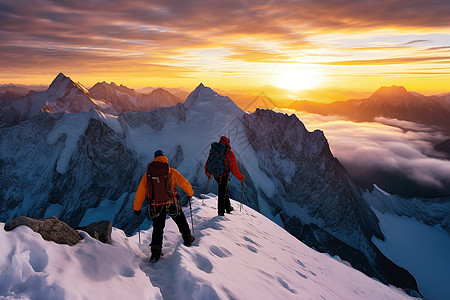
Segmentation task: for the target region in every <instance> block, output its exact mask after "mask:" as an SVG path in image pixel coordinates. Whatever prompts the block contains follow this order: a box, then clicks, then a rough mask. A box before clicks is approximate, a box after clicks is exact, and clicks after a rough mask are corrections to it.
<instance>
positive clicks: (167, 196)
mask: <svg viewBox="0 0 450 300" xmlns="http://www.w3.org/2000/svg"><path fill="white" fill-rule="evenodd" d="M147 196H148V200H149V201H150V202H156V203H161V204H163V203H166V202H168V201H169V200H171V199H173V198H174V197H175V193H174V191H173V190H172V177H171V176H170V168H169V164H168V163H165V162H160V161H153V162H151V163H150V164H149V165H148V167H147Z"/></svg>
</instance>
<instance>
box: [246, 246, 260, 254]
mask: <svg viewBox="0 0 450 300" xmlns="http://www.w3.org/2000/svg"><path fill="white" fill-rule="evenodd" d="M247 248H248V250H250V251H252V252H253V253H258V249H256V248H255V247H253V246H252V245H247Z"/></svg>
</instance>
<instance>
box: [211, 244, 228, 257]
mask: <svg viewBox="0 0 450 300" xmlns="http://www.w3.org/2000/svg"><path fill="white" fill-rule="evenodd" d="M209 251H210V252H211V253H212V254H214V255H215V256H218V257H220V258H224V257H228V256H231V255H232V254H231V252H230V251H228V250H227V249H225V248H223V247H217V246H211V247H209Z"/></svg>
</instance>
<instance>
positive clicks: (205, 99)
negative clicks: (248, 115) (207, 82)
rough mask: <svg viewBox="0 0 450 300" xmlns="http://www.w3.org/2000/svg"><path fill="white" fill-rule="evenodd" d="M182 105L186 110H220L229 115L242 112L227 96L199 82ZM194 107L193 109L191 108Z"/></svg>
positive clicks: (206, 111) (201, 111)
mask: <svg viewBox="0 0 450 300" xmlns="http://www.w3.org/2000/svg"><path fill="white" fill-rule="evenodd" d="M184 107H185V108H186V109H188V110H195V111H197V112H199V113H206V114H211V113H212V112H214V111H222V112H224V113H226V114H229V116H230V117H234V116H237V115H242V114H244V111H243V110H241V109H240V108H239V107H238V106H237V105H236V104H235V103H234V102H233V100H231V99H230V98H229V97H226V96H221V95H219V94H218V93H216V92H215V91H214V90H213V89H211V88H209V87H206V86H204V85H203V83H200V84H199V85H198V86H197V87H196V88H195V90H194V91H192V93H191V94H190V95H189V96H188V97H187V99H186V101H185V102H184ZM193 107H195V109H192V108H193Z"/></svg>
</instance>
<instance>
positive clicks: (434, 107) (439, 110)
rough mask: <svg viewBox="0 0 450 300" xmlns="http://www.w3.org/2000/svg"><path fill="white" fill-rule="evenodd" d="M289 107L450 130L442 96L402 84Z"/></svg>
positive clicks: (446, 104) (448, 109)
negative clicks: (358, 96) (359, 96)
mask: <svg viewBox="0 0 450 300" xmlns="http://www.w3.org/2000/svg"><path fill="white" fill-rule="evenodd" d="M290 108H292V109H296V110H299V111H306V112H310V113H316V114H321V115H340V116H344V117H346V118H349V119H350V120H353V121H359V122H372V121H374V120H375V118H377V117H383V118H390V119H397V120H404V121H409V122H414V123H420V124H425V125H429V126H437V127H439V128H441V130H443V131H445V132H448V133H450V122H449V120H450V105H449V102H448V99H447V98H446V96H445V95H444V96H441V97H437V96H430V97H427V96H424V95H421V94H418V93H412V92H408V91H407V90H406V89H405V88H404V87H403V86H395V85H393V86H389V87H381V88H379V89H378V90H377V91H376V92H375V93H373V94H372V95H371V96H370V97H369V98H367V99H359V100H349V101H337V102H332V103H327V104H324V103H315V102H311V101H296V102H295V103H293V104H292V105H291V106H290Z"/></svg>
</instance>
